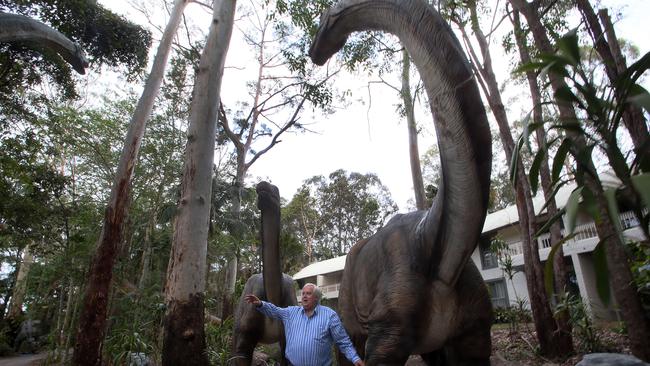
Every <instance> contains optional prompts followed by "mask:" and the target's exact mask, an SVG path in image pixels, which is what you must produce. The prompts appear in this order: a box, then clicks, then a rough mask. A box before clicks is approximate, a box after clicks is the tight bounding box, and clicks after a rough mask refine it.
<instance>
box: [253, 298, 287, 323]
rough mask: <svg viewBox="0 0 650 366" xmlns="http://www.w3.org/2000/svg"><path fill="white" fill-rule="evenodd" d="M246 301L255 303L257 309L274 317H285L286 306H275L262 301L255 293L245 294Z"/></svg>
mask: <svg viewBox="0 0 650 366" xmlns="http://www.w3.org/2000/svg"><path fill="white" fill-rule="evenodd" d="M244 301H246V302H247V303H249V304H253V305H255V309H256V310H257V311H259V312H260V313H262V314H264V315H266V316H268V317H269V318H273V319H283V318H284V316H285V313H286V310H287V309H286V308H281V307H278V306H275V305H273V304H271V303H270V302H267V301H262V300H260V299H259V298H258V297H257V296H255V295H253V294H248V295H245V296H244Z"/></svg>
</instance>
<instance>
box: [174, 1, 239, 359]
mask: <svg viewBox="0 0 650 366" xmlns="http://www.w3.org/2000/svg"><path fill="white" fill-rule="evenodd" d="M235 6H236V1H234V0H214V2H213V17H212V23H211V25H210V31H209V33H208V39H207V41H206V44H205V48H204V49H203V53H202V55H201V60H200V62H199V68H198V71H197V76H196V82H195V85H194V91H193V98H192V104H191V105H190V117H189V120H190V121H189V127H188V143H187V147H186V150H185V163H184V168H183V180H182V184H181V198H180V202H179V205H178V216H177V217H176V219H175V222H174V239H173V243H172V251H171V255H170V259H169V267H168V270H167V282H166V285H165V303H166V305H167V311H166V313H165V319H164V325H163V328H164V331H163V332H164V336H163V350H162V363H163V365H170V366H171V365H207V364H208V359H207V356H206V353H205V332H204V328H203V322H204V311H205V307H204V302H203V300H204V293H205V273H206V253H207V240H208V226H209V225H208V223H209V218H210V205H211V199H210V197H211V192H212V168H213V165H214V163H213V161H214V147H215V138H216V133H217V116H218V110H219V104H220V99H219V94H220V91H221V80H222V77H223V69H224V64H225V60H226V54H227V52H228V46H229V44H230V36H231V34H232V29H233V23H234V16H235Z"/></svg>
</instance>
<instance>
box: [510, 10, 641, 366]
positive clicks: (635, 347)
mask: <svg viewBox="0 0 650 366" xmlns="http://www.w3.org/2000/svg"><path fill="white" fill-rule="evenodd" d="M509 1H510V3H511V4H512V5H513V7H514V8H515V9H516V10H518V11H519V12H521V13H522V14H524V16H525V17H526V20H527V21H528V25H529V26H530V29H531V31H532V33H533V38H534V39H535V44H536V45H537V47H538V48H539V49H540V50H541V51H542V52H545V53H552V52H553V48H552V46H551V42H550V41H549V39H548V36H547V34H546V30H545V29H544V26H543V25H542V23H541V21H540V18H539V15H538V13H537V9H536V8H534V7H532V6H531V4H530V3H528V2H526V1H525V0H509ZM548 76H549V79H550V81H551V87H552V89H553V91H554V92H555V91H556V90H558V89H560V88H563V87H566V83H565V82H564V80H563V79H562V78H561V77H559V76H557V75H555V74H553V73H549V74H548ZM556 104H557V105H558V109H559V111H560V118H561V120H562V121H565V122H567V121H577V117H576V113H575V111H574V109H573V107H572V106H571V105H569V104H567V103H566V102H563V101H562V100H559V99H557V100H556ZM567 134H568V136H570V137H571V139H572V141H573V147H572V148H571V154H572V155H573V156H574V157H575V159H576V163H577V170H578V172H579V174H576V177H577V179H578V184H579V185H583V186H584V187H586V189H588V190H589V191H590V192H591V193H592V194H593V195H594V198H595V201H596V204H597V208H598V212H599V217H598V220H596V230H597V232H598V237H599V238H600V240H601V241H602V242H603V243H604V245H605V248H606V251H607V263H608V269H609V275H610V281H611V283H612V287H613V288H614V296H615V297H616V300H617V301H618V304H619V306H620V309H621V313H622V315H623V319H624V320H625V323H626V324H627V327H628V335H629V337H630V343H631V350H632V353H633V354H634V355H635V356H637V357H639V358H640V359H642V360H644V361H650V344H649V343H650V325H649V324H648V320H647V319H646V317H645V312H644V311H643V308H642V306H641V301H640V299H639V297H638V295H637V290H636V286H635V284H634V282H633V279H632V273H631V271H630V267H629V264H628V258H627V254H626V253H625V248H624V244H623V242H622V241H621V238H620V236H619V235H618V233H617V232H616V229H615V227H614V224H613V222H612V220H611V219H610V217H609V214H608V210H607V200H606V198H605V195H604V192H603V187H602V185H601V183H600V181H599V180H598V175H597V173H596V169H595V168H594V165H593V162H592V161H591V159H589V160H588V161H585V160H584V159H581V158H580V152H581V151H585V146H586V143H585V141H584V136H582V135H580V134H579V133H576V132H572V131H570V130H568V131H567Z"/></svg>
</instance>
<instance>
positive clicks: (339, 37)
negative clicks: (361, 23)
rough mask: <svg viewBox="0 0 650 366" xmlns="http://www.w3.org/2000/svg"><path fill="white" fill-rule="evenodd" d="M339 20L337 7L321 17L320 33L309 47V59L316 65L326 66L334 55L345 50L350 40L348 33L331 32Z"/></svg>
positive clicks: (318, 32)
mask: <svg viewBox="0 0 650 366" xmlns="http://www.w3.org/2000/svg"><path fill="white" fill-rule="evenodd" d="M338 18H339V13H338V12H337V11H336V7H334V8H330V9H329V10H327V11H326V12H324V13H323V15H321V17H320V25H319V26H318V31H317V32H316V36H314V40H313V41H312V43H311V47H309V57H310V58H311V60H312V62H313V63H315V64H316V65H323V64H325V62H327V60H329V58H330V57H332V55H334V54H335V53H336V52H338V51H339V50H340V49H341V48H343V46H344V45H345V42H346V41H347V40H348V33H346V32H332V31H331V29H332V28H333V27H334V24H336V22H337V20H338Z"/></svg>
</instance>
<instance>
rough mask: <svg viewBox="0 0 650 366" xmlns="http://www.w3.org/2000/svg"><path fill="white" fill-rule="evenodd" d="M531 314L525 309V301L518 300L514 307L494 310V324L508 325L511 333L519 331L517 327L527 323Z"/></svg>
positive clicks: (530, 318)
mask: <svg viewBox="0 0 650 366" xmlns="http://www.w3.org/2000/svg"><path fill="white" fill-rule="evenodd" d="M531 320H532V314H531V312H530V310H529V309H528V308H527V307H526V302H525V300H522V299H518V301H516V302H515V304H514V305H512V306H508V307H505V308H502V307H498V308H495V309H494V322H495V323H496V324H508V325H509V326H510V330H511V331H516V330H518V329H519V325H521V324H526V323H529V322H530V321H531Z"/></svg>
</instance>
